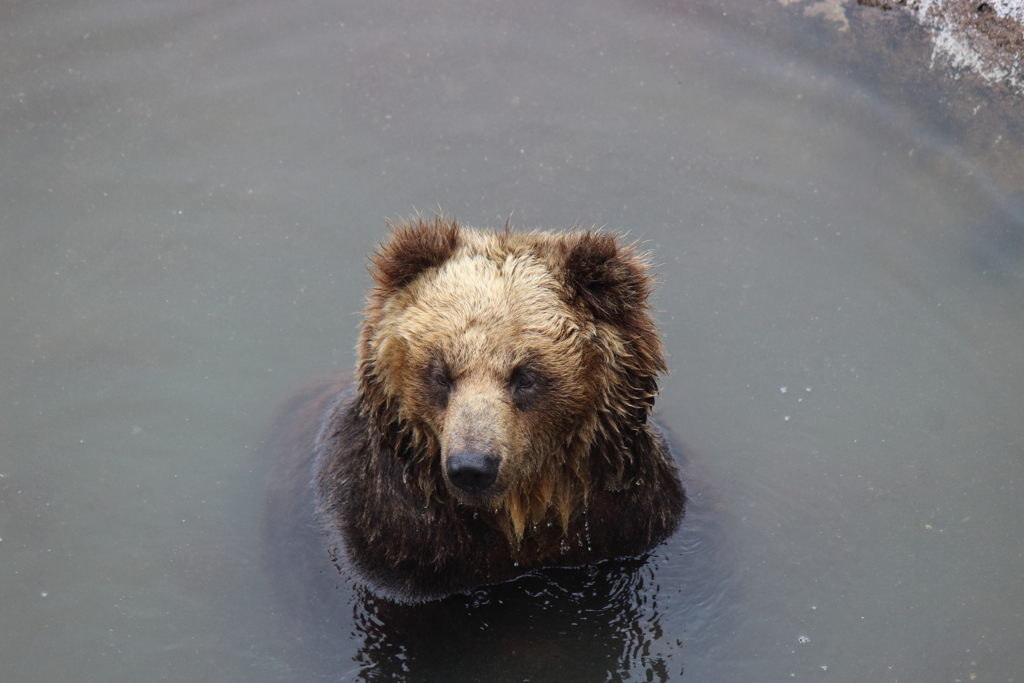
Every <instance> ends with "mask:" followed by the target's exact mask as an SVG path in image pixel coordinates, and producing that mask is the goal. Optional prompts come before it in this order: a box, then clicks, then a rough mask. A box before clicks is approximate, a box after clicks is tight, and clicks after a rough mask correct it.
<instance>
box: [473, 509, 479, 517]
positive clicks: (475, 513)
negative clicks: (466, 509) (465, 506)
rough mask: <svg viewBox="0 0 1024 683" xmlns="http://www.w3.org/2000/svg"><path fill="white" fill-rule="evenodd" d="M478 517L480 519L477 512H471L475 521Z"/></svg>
mask: <svg viewBox="0 0 1024 683" xmlns="http://www.w3.org/2000/svg"><path fill="white" fill-rule="evenodd" d="M479 517H480V513H479V512H477V511H476V510H473V519H477V518H479Z"/></svg>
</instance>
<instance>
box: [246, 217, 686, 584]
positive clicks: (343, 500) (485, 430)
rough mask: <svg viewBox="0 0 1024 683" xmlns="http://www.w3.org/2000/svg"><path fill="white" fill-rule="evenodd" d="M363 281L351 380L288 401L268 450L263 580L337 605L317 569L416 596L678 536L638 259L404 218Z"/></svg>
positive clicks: (577, 243) (610, 240)
mask: <svg viewBox="0 0 1024 683" xmlns="http://www.w3.org/2000/svg"><path fill="white" fill-rule="evenodd" d="M370 272H371V275H372V277H373V282H374V286H373V288H372V290H371V291H370V293H369V296H368V301H367V307H366V309H365V310H364V311H363V313H364V319H363V322H362V324H361V330H360V338H359V346H358V365H357V372H356V377H355V379H354V381H353V380H351V379H345V378H342V377H333V378H327V379H325V380H324V381H322V382H320V383H317V384H315V385H313V386H311V387H310V388H309V389H308V390H307V391H306V392H303V393H301V394H299V395H297V396H296V397H295V398H294V399H293V400H292V401H290V402H288V403H287V404H286V406H285V407H284V408H283V409H282V411H281V412H280V413H279V416H278V419H277V421H276V423H275V426H274V429H273V432H272V436H271V437H268V440H267V443H268V444H270V445H271V447H272V448H273V450H274V451H275V453H276V455H275V457H276V464H275V465H274V470H273V471H272V472H271V474H270V480H269V485H268V494H267V505H266V508H265V514H264V537H265V539H266V540H267V545H268V547H270V546H272V547H273V548H275V549H276V550H274V551H273V553H272V555H273V556H274V557H275V558H277V559H275V560H274V566H275V567H277V569H275V573H276V574H277V575H278V577H279V578H280V581H279V582H276V583H280V584H281V585H282V586H284V585H288V586H292V585H293V584H295V585H296V586H308V585H310V584H311V583H313V582H316V583H317V585H318V586H320V587H319V588H318V589H317V591H316V592H317V594H318V595H319V594H323V595H331V594H333V592H334V589H335V585H334V583H333V581H330V580H329V579H327V578H325V575H324V572H323V571H322V568H323V567H322V565H321V564H319V563H321V562H323V561H325V560H326V559H327V558H329V559H331V560H332V561H334V562H335V563H336V566H337V567H338V568H339V569H340V570H344V571H345V572H346V573H350V575H351V576H352V577H353V578H355V579H357V580H358V581H359V583H360V584H362V585H364V586H365V587H367V588H369V589H370V590H371V591H372V592H373V593H375V594H377V595H378V596H380V597H383V598H386V599H391V600H397V601H401V602H408V601H412V602H418V601H423V600H430V599H435V598H441V597H444V596H447V595H451V594H453V593H459V592H464V591H467V590H471V589H474V588H477V587H479V586H483V585H487V584H494V583H499V582H503V581H509V580H511V579H514V578H516V577H518V576H521V575H523V574H525V573H528V572H531V571H533V570H536V569H539V568H543V567H550V566H578V565H581V564H586V563H590V562H597V561H599V560H605V559H610V558H616V557H624V556H635V555H638V554H641V553H643V552H646V551H647V550H649V549H650V548H652V547H654V546H655V545H657V544H658V543H660V542H662V541H664V540H665V539H666V538H668V536H669V535H671V534H672V533H673V532H674V531H675V529H676V527H677V526H678V523H679V520H680V518H681V517H682V515H683V511H684V507H685V503H686V494H685V492H684V490H683V486H682V482H681V480H680V477H679V471H678V468H677V467H676V465H675V463H674V461H673V457H672V454H671V452H670V450H669V447H668V444H667V443H666V441H665V439H664V438H663V437H662V435H661V433H660V431H659V430H658V428H657V426H656V425H655V424H653V422H652V421H651V420H649V416H650V412H651V409H652V407H653V405H654V399H655V395H656V394H657V390H658V385H657V376H658V374H659V373H662V372H664V371H665V363H664V360H663V356H662V346H661V341H660V339H659V338H658V334H657V330H656V328H655V326H654V322H653V320H652V319H651V316H650V311H649V308H648V299H649V296H650V292H651V287H652V280H651V276H650V274H649V272H648V265H647V263H646V261H645V259H644V257H643V256H641V255H639V254H637V253H636V252H635V251H634V250H633V249H632V248H631V247H630V246H627V245H623V244H621V243H620V241H619V240H618V239H617V238H616V237H615V236H614V235H609V234H604V233H600V232H596V231H584V230H574V231H570V232H566V233H546V232H531V233H516V232H511V231H508V230H505V231H504V232H487V231H482V230H472V229H465V228H462V227H460V226H459V225H458V224H457V223H455V222H454V221H448V220H445V219H443V218H436V219H434V220H424V219H422V218H417V219H415V220H412V221H409V222H406V223H402V224H399V225H393V226H392V233H391V236H390V238H389V239H388V240H387V241H385V243H384V244H383V245H381V247H380V248H379V249H378V250H377V251H376V253H374V254H373V256H372V257H371V267H370ZM311 516H312V517H313V518H315V520H316V522H317V524H316V525H311V524H310V517H311ZM316 526H319V528H320V531H322V532H323V533H322V535H321V536H315V527H316ZM311 534H313V535H314V537H311ZM321 584H323V585H321ZM275 585H276V584H275ZM300 600H306V601H307V602H308V598H305V597H304V598H300ZM316 601H317V600H314V602H316Z"/></svg>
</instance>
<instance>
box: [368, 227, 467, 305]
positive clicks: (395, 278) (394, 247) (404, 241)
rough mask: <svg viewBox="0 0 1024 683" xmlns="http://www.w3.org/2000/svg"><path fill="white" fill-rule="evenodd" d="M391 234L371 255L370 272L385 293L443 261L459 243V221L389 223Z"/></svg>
mask: <svg viewBox="0 0 1024 683" xmlns="http://www.w3.org/2000/svg"><path fill="white" fill-rule="evenodd" d="M388 228H389V229H390V230H391V237H390V239H388V240H387V241H386V242H384V243H383V244H382V245H380V247H379V248H378V249H377V251H376V252H374V254H373V255H372V256H371V257H370V274H371V275H372V276H373V280H374V282H376V283H377V286H378V287H380V288H381V289H382V290H383V291H384V292H385V293H390V292H393V291H395V290H396V289H399V288H400V287H404V286H405V285H407V284H409V283H410V282H412V281H413V280H414V279H415V278H416V277H417V276H418V275H420V274H421V273H422V272H423V271H425V270H427V269H428V268H437V267H440V266H441V265H443V264H444V262H445V261H447V260H448V259H449V258H451V255H452V254H453V253H454V252H455V249H456V248H457V246H458V243H459V231H460V228H459V224H458V222H456V221H454V220H451V221H449V220H447V219H445V218H443V217H441V216H435V217H434V220H433V221H426V220H424V219H423V217H422V216H417V217H416V220H415V222H413V221H403V222H401V223H391V222H390V221H389V222H388Z"/></svg>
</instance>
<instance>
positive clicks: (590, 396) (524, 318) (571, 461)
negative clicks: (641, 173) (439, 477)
mask: <svg viewBox="0 0 1024 683" xmlns="http://www.w3.org/2000/svg"><path fill="white" fill-rule="evenodd" d="M561 239H563V236H559V235H552V234H547V233H526V234H521V233H505V234H503V235H502V234H493V233H486V232H480V231H476V230H469V229H461V231H460V233H459V241H458V245H457V247H456V248H455V250H454V252H453V253H452V254H451V255H450V257H449V258H447V259H445V260H444V262H443V263H441V264H440V265H439V266H436V267H429V268H427V269H426V270H425V271H423V272H422V273H421V274H418V275H417V276H416V277H414V278H413V279H411V281H410V282H408V284H407V286H403V287H399V288H395V289H393V290H387V291H385V290H384V289H378V290H377V291H376V294H375V295H374V296H375V297H376V298H371V307H370V308H369V309H368V311H367V320H366V321H365V322H364V341H363V345H362V347H361V349H360V356H361V357H360V367H361V368H362V369H363V370H362V373H363V375H362V377H361V382H362V383H363V387H364V392H365V393H366V394H367V395H379V396H380V398H379V399H377V402H378V403H380V404H381V405H382V406H383V407H382V408H381V409H382V410H383V409H388V410H396V411H397V415H396V417H397V418H398V420H399V421H400V423H401V424H402V425H404V426H403V428H402V429H403V430H405V432H406V433H408V434H410V435H411V438H412V441H413V443H414V444H416V446H417V458H418V459H420V460H422V461H425V462H426V461H429V460H431V459H438V458H439V459H440V468H439V469H440V471H441V472H444V463H445V462H446V460H447V458H448V457H449V456H450V455H451V454H452V453H455V452H464V451H465V449H476V450H477V452H484V453H487V454H488V455H491V456H492V457H497V458H499V459H500V462H501V464H500V467H499V473H498V479H497V481H496V482H495V484H494V486H493V487H492V488H491V489H489V491H488V493H487V495H486V496H483V497H481V498H480V499H476V500H471V499H469V497H468V496H467V495H466V494H464V493H463V492H461V491H459V490H458V489H457V488H456V487H454V486H448V489H449V491H450V493H451V494H452V496H453V497H454V498H455V499H456V500H458V501H459V502H461V503H462V504H467V505H475V506H478V507H481V508H482V509H485V510H492V511H496V512H499V513H500V514H499V515H498V517H497V522H498V524H499V526H501V527H502V528H503V529H504V530H505V533H506V534H507V535H508V536H509V539H510V541H512V542H513V545H516V546H518V544H519V541H520V540H522V538H523V536H524V533H525V532H526V529H527V528H528V527H529V526H531V525H537V524H541V523H542V522H555V523H557V524H559V525H560V526H561V527H562V529H563V530H565V529H567V528H568V526H569V523H570V521H571V520H572V519H573V518H574V517H575V516H576V515H577V514H579V513H580V512H581V511H582V510H583V508H584V507H585V505H586V499H587V495H588V490H589V486H590V481H589V478H590V469H589V465H588V463H587V462H586V457H587V452H588V448H590V447H591V446H592V445H593V444H595V443H598V442H600V441H601V440H602V439H603V440H604V442H608V441H610V440H612V439H614V438H616V437H617V435H614V434H608V433H606V432H608V431H609V430H610V429H612V428H611V427H609V425H610V424H615V422H616V421H615V420H614V419H611V416H614V414H615V413H616V412H622V411H624V410H627V409H632V408H633V406H630V405H623V404H618V403H614V402H613V401H612V399H611V398H610V397H611V395H612V393H613V392H612V391H611V387H612V385H613V384H615V383H616V382H620V378H619V377H618V376H617V375H616V369H618V371H621V370H622V368H627V369H628V368H629V367H630V366H631V361H630V355H631V353H630V350H629V348H628V344H627V343H626V341H625V340H624V339H623V337H622V335H621V334H620V333H619V332H618V330H617V329H616V328H615V326H612V325H609V324H607V323H605V322H603V321H599V320H596V319H595V317H594V316H593V315H591V314H590V313H589V311H587V310H586V309H584V308H582V307H580V306H578V305H577V306H571V305H570V304H569V302H570V301H572V300H573V293H572V292H571V291H568V290H567V288H566V284H565V283H564V281H563V280H562V279H560V278H558V277H557V273H556V272H555V270H556V268H557V265H558V264H557V262H556V259H557V255H558V254H559V253H561V252H560V251H559V244H560V242H559V240H561ZM438 362H440V363H442V364H443V365H444V367H445V368H446V370H447V373H448V375H449V376H450V380H451V390H450V393H449V394H448V398H447V405H446V406H443V407H439V406H438V405H436V401H435V402H432V401H431V400H430V397H429V393H428V392H426V391H425V389H424V387H425V386H428V383H429V381H430V379H429V378H428V372H429V369H430V368H431V367H432V365H436V364H437V363H438ZM526 363H529V364H530V365H531V366H532V367H534V368H536V369H538V371H539V372H540V373H541V374H542V375H543V376H544V378H545V380H546V381H547V382H548V386H547V387H546V390H545V394H544V400H543V402H542V405H539V406H537V407H534V408H533V409H531V408H527V409H525V410H522V409H520V408H519V407H517V406H516V405H515V403H514V401H513V398H512V395H511V393H510V390H509V382H510V379H511V377H512V373H513V371H515V370H516V369H517V368H518V367H520V366H522V365H524V364H526ZM371 380H372V382H377V383H380V386H379V387H375V386H371ZM374 392H376V394H374ZM460 449H461V451H460ZM615 457H619V456H618V455H616V456H615ZM616 467H617V468H618V470H619V471H620V472H621V469H622V464H621V463H618V464H616V463H614V462H613V463H612V471H613V472H614V470H615V468H616ZM421 469H422V470H423V471H426V468H421ZM434 471H437V469H436V468H435V470H434ZM435 480H436V477H428V476H425V475H422V476H421V477H420V478H419V480H418V483H419V485H420V486H421V487H422V488H423V490H424V493H425V495H427V496H428V497H429V496H431V495H433V493H434V486H435Z"/></svg>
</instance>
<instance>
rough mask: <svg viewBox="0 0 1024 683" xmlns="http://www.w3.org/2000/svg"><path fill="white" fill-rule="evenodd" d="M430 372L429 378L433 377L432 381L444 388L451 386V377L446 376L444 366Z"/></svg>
mask: <svg viewBox="0 0 1024 683" xmlns="http://www.w3.org/2000/svg"><path fill="white" fill-rule="evenodd" d="M430 374H431V379H433V380H434V383H435V384H437V385H438V386H440V387H443V388H445V389H451V388H452V379H451V377H449V376H448V373H447V372H446V371H445V370H444V368H438V369H435V370H434V371H433V372H431V373H430Z"/></svg>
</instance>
